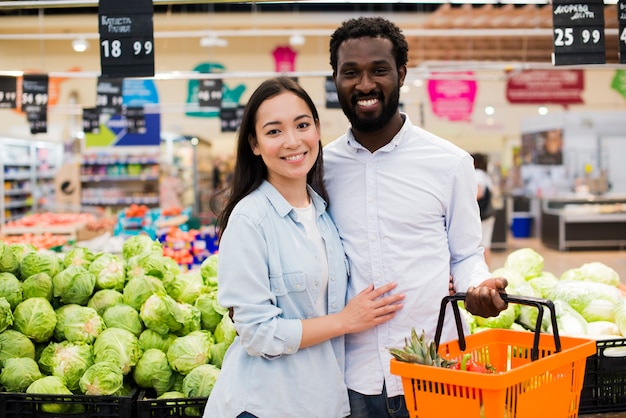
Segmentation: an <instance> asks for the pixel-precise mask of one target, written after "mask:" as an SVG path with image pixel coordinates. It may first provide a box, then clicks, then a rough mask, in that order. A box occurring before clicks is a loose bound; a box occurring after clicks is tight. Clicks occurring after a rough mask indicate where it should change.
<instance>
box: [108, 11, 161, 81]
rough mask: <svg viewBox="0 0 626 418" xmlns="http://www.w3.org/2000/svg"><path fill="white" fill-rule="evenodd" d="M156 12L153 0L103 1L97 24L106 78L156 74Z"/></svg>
mask: <svg viewBox="0 0 626 418" xmlns="http://www.w3.org/2000/svg"><path fill="white" fill-rule="evenodd" d="M122 10H123V11H124V12H122ZM153 15H154V8H153V6H152V0H132V1H128V0H100V2H99V7H98V27H99V32H100V67H101V72H102V76H103V77H112V78H115V77H121V78H124V77H152V76H154V24H153Z"/></svg>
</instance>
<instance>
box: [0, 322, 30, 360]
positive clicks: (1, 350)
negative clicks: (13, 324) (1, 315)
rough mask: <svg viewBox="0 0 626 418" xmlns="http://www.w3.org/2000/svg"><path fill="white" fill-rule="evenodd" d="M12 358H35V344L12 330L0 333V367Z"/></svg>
mask: <svg viewBox="0 0 626 418" xmlns="http://www.w3.org/2000/svg"><path fill="white" fill-rule="evenodd" d="M13 357H28V358H32V359H34V358H35V344H34V343H33V342H32V341H31V340H30V338H28V337H27V336H26V335H24V334H22V333H21V332H19V331H16V330H14V329H7V330H5V331H3V332H0V365H2V364H4V362H5V361H6V360H7V359H9V358H13Z"/></svg>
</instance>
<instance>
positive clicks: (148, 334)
mask: <svg viewBox="0 0 626 418" xmlns="http://www.w3.org/2000/svg"><path fill="white" fill-rule="evenodd" d="M176 338H178V336H177V335H174V334H165V335H163V334H159V333H158V332H156V331H153V330H151V329H149V328H146V329H144V330H143V331H142V333H141V334H140V335H139V345H140V346H141V349H142V350H144V351H145V350H149V349H150V348H158V349H159V350H161V351H163V352H164V353H167V349H168V348H169V347H170V345H171V344H172V341H174V340H175V339H176Z"/></svg>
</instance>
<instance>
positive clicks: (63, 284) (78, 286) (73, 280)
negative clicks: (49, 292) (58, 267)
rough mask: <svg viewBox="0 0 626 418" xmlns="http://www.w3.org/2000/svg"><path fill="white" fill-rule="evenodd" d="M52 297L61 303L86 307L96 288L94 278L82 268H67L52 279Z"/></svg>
mask: <svg viewBox="0 0 626 418" xmlns="http://www.w3.org/2000/svg"><path fill="white" fill-rule="evenodd" d="M52 285H53V286H54V296H55V297H57V298H59V300H60V301H61V303H63V304H68V303H76V304H78V305H87V302H89V299H90V298H91V295H92V294H93V292H94V289H95V286H96V276H94V275H93V274H92V273H90V272H89V271H88V270H87V269H86V268H84V267H82V266H69V267H67V268H66V269H65V270H63V271H61V272H59V273H58V274H56V275H55V276H53V277H52Z"/></svg>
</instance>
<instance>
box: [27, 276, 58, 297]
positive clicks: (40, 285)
mask: <svg viewBox="0 0 626 418" xmlns="http://www.w3.org/2000/svg"><path fill="white" fill-rule="evenodd" d="M22 294H23V296H24V299H28V298H33V297H41V298H45V299H48V301H49V302H52V300H53V296H54V293H53V289H52V278H51V277H50V276H49V275H48V273H37V274H34V275H32V276H30V277H28V278H27V279H26V280H24V282H22Z"/></svg>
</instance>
